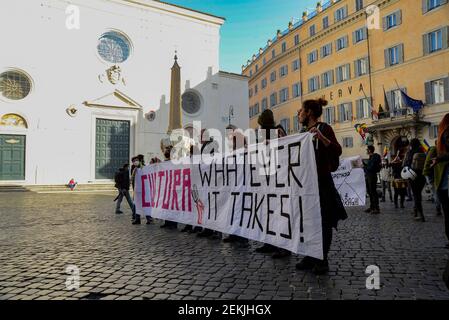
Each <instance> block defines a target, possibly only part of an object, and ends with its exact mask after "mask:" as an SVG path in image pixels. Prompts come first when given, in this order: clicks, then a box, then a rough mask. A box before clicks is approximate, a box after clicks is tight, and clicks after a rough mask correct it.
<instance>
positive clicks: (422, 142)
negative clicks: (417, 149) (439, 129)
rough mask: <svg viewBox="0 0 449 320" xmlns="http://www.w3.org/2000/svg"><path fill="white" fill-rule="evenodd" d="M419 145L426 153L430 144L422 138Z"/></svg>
mask: <svg viewBox="0 0 449 320" xmlns="http://www.w3.org/2000/svg"><path fill="white" fill-rule="evenodd" d="M421 147H422V149H423V151H424V152H425V153H427V152H428V151H429V149H430V145H429V143H428V142H427V140H426V139H424V140H423V141H421Z"/></svg>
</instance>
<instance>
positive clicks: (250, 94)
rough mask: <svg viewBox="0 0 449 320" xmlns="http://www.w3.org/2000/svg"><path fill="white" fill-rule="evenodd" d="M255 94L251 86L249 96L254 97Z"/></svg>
mask: <svg viewBox="0 0 449 320" xmlns="http://www.w3.org/2000/svg"><path fill="white" fill-rule="evenodd" d="M252 96H253V88H249V90H248V97H250V98H251V97H252Z"/></svg>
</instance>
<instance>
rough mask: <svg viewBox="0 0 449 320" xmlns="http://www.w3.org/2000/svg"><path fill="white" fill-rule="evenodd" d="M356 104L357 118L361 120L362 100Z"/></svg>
mask: <svg viewBox="0 0 449 320" xmlns="http://www.w3.org/2000/svg"><path fill="white" fill-rule="evenodd" d="M355 104H356V107H355V108H356V111H357V113H356V118H357V119H360V118H361V113H360V109H361V107H360V100H356V102H355Z"/></svg>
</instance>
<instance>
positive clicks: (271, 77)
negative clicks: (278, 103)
mask: <svg viewBox="0 0 449 320" xmlns="http://www.w3.org/2000/svg"><path fill="white" fill-rule="evenodd" d="M270 81H271V82H275V81H276V71H273V72H272V73H271V74H270Z"/></svg>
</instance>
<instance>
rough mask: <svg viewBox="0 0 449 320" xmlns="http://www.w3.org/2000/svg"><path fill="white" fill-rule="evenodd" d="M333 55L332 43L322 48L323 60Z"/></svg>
mask: <svg viewBox="0 0 449 320" xmlns="http://www.w3.org/2000/svg"><path fill="white" fill-rule="evenodd" d="M331 54H332V43H328V44H326V45H325V46H323V47H321V58H325V57H327V56H330V55H331Z"/></svg>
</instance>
